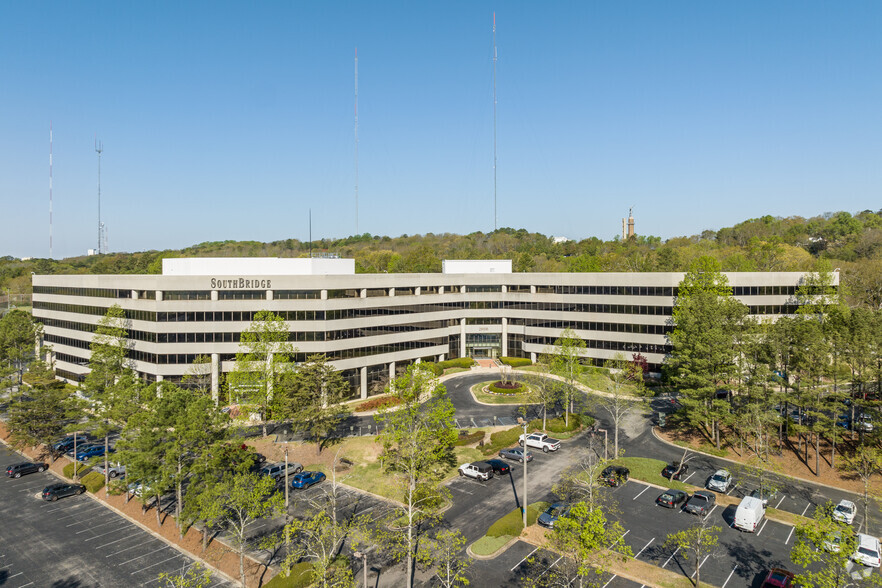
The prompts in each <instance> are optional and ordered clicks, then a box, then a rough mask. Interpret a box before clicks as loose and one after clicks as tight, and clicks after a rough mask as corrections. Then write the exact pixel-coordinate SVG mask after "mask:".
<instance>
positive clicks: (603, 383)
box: [518, 365, 637, 396]
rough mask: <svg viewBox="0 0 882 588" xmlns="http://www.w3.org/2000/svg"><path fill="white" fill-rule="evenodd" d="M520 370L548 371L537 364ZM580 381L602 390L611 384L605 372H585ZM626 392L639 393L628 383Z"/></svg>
mask: <svg viewBox="0 0 882 588" xmlns="http://www.w3.org/2000/svg"><path fill="white" fill-rule="evenodd" d="M518 370H523V371H525V372H534V373H546V371H545V370H543V369H542V367H541V366H537V365H528V366H526V367H522V368H518ZM579 383H580V384H582V385H584V386H588V387H589V388H591V389H592V390H599V391H601V392H605V391H606V390H607V389H608V388H609V386H610V379H609V376H607V375H606V374H605V373H603V372H594V371H589V372H586V373H583V374H582V375H581V376H580V377H579ZM622 389H623V390H624V391H625V393H626V394H632V395H635V396H636V395H637V388H636V387H635V386H634V385H633V384H626V385H625V386H623V388H622Z"/></svg>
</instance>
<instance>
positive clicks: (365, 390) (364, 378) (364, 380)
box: [361, 367, 368, 399]
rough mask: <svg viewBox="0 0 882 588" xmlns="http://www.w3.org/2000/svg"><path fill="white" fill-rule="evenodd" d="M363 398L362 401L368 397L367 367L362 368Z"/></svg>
mask: <svg viewBox="0 0 882 588" xmlns="http://www.w3.org/2000/svg"><path fill="white" fill-rule="evenodd" d="M361 397H362V399H365V398H367V397H368V388H367V367H363V368H361Z"/></svg>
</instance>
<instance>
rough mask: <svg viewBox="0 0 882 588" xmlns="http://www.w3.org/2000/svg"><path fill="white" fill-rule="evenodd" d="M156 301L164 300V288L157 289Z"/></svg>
mask: <svg viewBox="0 0 882 588" xmlns="http://www.w3.org/2000/svg"><path fill="white" fill-rule="evenodd" d="M156 301H157V302H162V290H157V291H156Z"/></svg>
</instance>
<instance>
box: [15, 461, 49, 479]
mask: <svg viewBox="0 0 882 588" xmlns="http://www.w3.org/2000/svg"><path fill="white" fill-rule="evenodd" d="M46 469H49V466H47V465H46V464H45V463H34V462H31V461H22V462H19V463H14V464H12V465H9V466H6V477H8V478H21V476H22V474H33V473H34V472H42V471H43V470H46Z"/></svg>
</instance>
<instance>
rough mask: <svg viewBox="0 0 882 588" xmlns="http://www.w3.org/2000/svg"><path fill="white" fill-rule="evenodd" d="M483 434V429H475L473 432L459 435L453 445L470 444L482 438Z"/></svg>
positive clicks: (462, 445)
mask: <svg viewBox="0 0 882 588" xmlns="http://www.w3.org/2000/svg"><path fill="white" fill-rule="evenodd" d="M485 434H486V433H485V432H484V431H475V432H474V433H468V434H466V435H460V436H459V438H458V439H457V440H456V441H455V442H454V443H453V445H454V446H456V447H464V446H466V445H471V444H472V443H477V442H478V441H481V440H483V439H484V435H485Z"/></svg>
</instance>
